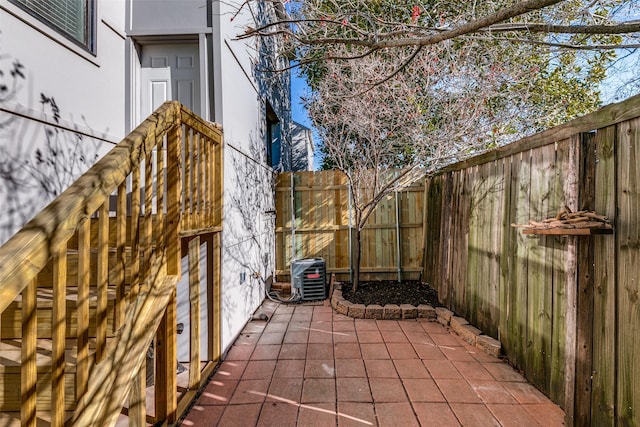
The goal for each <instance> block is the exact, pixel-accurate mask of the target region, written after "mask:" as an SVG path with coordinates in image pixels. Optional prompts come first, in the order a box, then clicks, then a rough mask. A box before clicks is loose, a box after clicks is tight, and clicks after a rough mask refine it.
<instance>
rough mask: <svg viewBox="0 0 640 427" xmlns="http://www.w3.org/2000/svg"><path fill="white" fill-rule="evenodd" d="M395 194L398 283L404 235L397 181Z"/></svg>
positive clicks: (400, 273) (400, 272) (399, 280)
mask: <svg viewBox="0 0 640 427" xmlns="http://www.w3.org/2000/svg"><path fill="white" fill-rule="evenodd" d="M393 191H394V195H395V201H396V264H397V266H398V283H400V282H402V259H401V256H402V253H401V250H400V249H401V243H400V239H401V238H402V236H401V235H400V202H399V201H398V183H397V182H396V185H395V188H394V190H393Z"/></svg>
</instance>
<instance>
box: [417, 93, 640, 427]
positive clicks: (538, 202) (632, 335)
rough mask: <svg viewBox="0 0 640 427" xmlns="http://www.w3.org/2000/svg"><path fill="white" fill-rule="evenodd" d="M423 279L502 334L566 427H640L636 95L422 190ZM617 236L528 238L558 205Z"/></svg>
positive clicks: (639, 120) (459, 168)
mask: <svg viewBox="0 0 640 427" xmlns="http://www.w3.org/2000/svg"><path fill="white" fill-rule="evenodd" d="M425 186H426V188H425V191H426V200H425V203H426V204H425V212H426V215H425V220H426V223H425V247H424V251H425V258H424V260H425V262H424V278H425V280H426V281H427V282H428V283H430V284H431V285H432V286H433V287H435V288H436V289H437V291H438V293H439V297H440V299H441V301H442V302H443V303H444V304H445V305H447V306H448V307H449V308H450V309H451V310H453V311H454V312H456V313H458V314H459V315H460V316H463V317H465V318H466V319H468V320H469V321H470V322H471V323H472V324H474V325H476V326H477V327H478V328H480V329H482V330H483V331H484V332H485V333H487V334H490V335H492V336H494V337H495V338H498V339H499V340H500V341H501V342H502V345H503V350H504V352H505V354H506V356H507V357H508V358H509V360H510V361H511V362H512V363H513V364H514V365H515V366H516V367H518V368H519V369H522V370H523V371H524V373H525V376H526V377H527V379H528V380H529V381H531V382H532V383H533V384H535V385H536V387H538V388H539V389H540V390H542V391H543V392H545V393H546V394H547V395H548V396H550V397H551V398H552V399H553V400H554V401H555V402H557V403H559V404H560V405H561V406H563V407H564V409H565V411H566V414H567V424H568V425H576V426H587V425H593V426H613V425H625V426H632V425H640V334H639V333H638V331H639V330H640V300H639V297H638V295H639V292H640V228H639V224H640V97H634V98H631V99H629V100H627V101H625V102H622V103H619V104H615V105H610V106H607V107H605V108H603V109H601V110H599V111H598V112H595V113H593V114H591V115H588V116H585V117H582V118H579V119H576V120H574V121H572V122H569V123H567V124H565V125H562V126H559V127H556V128H554V129H551V130H548V131H545V132H543V133H540V134H537V135H534V136H532V137H529V138H525V139H523V140H521V141H519V142H516V143H514V144H511V145H508V146H505V147H501V148H499V149H498V150H495V151H492V152H489V153H485V154H483V155H481V156H478V157H475V158H472V159H469V160H466V161H463V162H461V163H458V164H455V165H453V166H451V167H448V168H446V169H444V170H442V171H440V172H439V173H438V174H436V175H434V176H431V177H429V178H428V179H427V180H426V183H425ZM564 206H568V207H569V208H570V209H571V210H573V211H576V210H578V209H588V210H595V211H596V212H597V213H599V214H604V215H606V216H608V217H609V218H610V220H611V222H612V224H613V227H614V233H613V234H611V235H591V236H575V235H571V234H570V233H569V232H568V231H567V230H560V231H556V232H557V233H559V234H556V235H525V234H523V232H522V230H521V229H517V228H514V227H512V226H511V225H512V224H513V223H516V224H527V222H528V221H529V220H530V219H531V220H541V219H544V218H548V217H555V216H556V214H557V213H558V211H559V210H560V209H562V208H563V207H564Z"/></svg>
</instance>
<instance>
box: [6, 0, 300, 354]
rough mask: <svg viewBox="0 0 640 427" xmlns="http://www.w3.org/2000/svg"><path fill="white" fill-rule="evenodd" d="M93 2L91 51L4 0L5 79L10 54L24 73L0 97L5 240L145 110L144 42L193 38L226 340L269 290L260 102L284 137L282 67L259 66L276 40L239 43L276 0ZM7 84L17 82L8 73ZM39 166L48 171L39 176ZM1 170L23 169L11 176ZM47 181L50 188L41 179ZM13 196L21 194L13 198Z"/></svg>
mask: <svg viewBox="0 0 640 427" xmlns="http://www.w3.org/2000/svg"><path fill="white" fill-rule="evenodd" d="M95 4H96V7H97V12H96V13H97V17H96V18H97V19H96V50H95V55H94V54H92V53H90V52H87V51H85V50H83V49H82V48H80V47H78V46H76V45H74V44H73V43H72V42H69V41H68V40H66V39H65V38H64V37H62V36H60V35H58V34H57V33H56V32H55V31H54V30H52V29H50V28H48V27H47V26H46V25H45V24H42V23H40V22H39V21H37V20H36V19H34V18H33V17H31V16H30V15H28V14H27V13H25V12H24V11H22V10H21V9H19V8H18V7H16V6H15V5H14V4H13V3H10V2H9V1H8V0H0V29H1V32H0V49H1V50H0V70H2V71H4V72H5V73H4V77H3V78H2V79H3V82H5V81H6V80H7V79H8V77H9V76H10V71H11V70H12V67H14V65H13V62H14V61H19V63H20V64H21V65H22V66H23V67H24V68H22V70H23V72H24V74H25V78H24V79H22V78H18V79H17V81H16V86H15V88H16V89H15V90H13V89H12V91H11V93H10V95H9V96H7V95H3V96H2V98H0V102H1V104H0V108H1V109H2V110H1V112H2V118H1V119H0V138H1V139H0V150H2V151H1V153H0V154H1V155H0V166H1V168H0V172H2V178H0V203H2V204H3V206H9V205H10V204H9V203H12V205H11V206H13V207H14V209H13V210H12V212H15V216H16V218H13V217H12V218H9V216H8V215H6V214H3V215H2V216H1V217H0V222H1V224H0V226H1V227H2V230H0V243H2V242H3V241H4V240H6V239H7V238H8V237H9V236H11V235H12V234H13V233H15V231H17V229H19V227H20V226H22V225H23V224H24V223H26V221H27V220H28V219H30V218H31V216H32V215H33V214H35V213H37V212H38V211H40V210H41V209H42V208H43V207H44V206H45V205H46V203H48V202H49V201H50V200H52V199H53V198H55V195H56V194H57V193H59V192H60V191H62V190H63V189H64V188H66V187H67V186H68V185H69V184H71V183H72V182H73V181H74V180H75V179H76V178H77V177H78V176H79V175H80V174H81V173H82V172H84V171H85V170H86V169H87V168H88V167H90V166H91V165H92V164H93V163H94V162H95V160H97V158H99V157H101V156H102V155H103V154H104V153H106V152H107V151H108V150H109V149H110V148H111V147H112V146H113V145H114V144H115V143H117V142H118V141H120V140H121V139H122V137H124V136H125V134H126V133H128V132H129V131H130V130H132V129H133V128H135V126H137V124H138V123H139V122H140V121H142V120H143V119H144V118H145V117H146V114H143V113H141V111H143V104H144V102H143V101H144V100H142V99H141V86H142V78H143V76H142V74H143V71H144V69H143V67H142V65H141V64H142V63H141V60H142V56H141V54H142V53H143V51H144V49H145V46H148V45H151V44H156V45H160V44H173V43H188V44H191V45H194V46H197V48H198V52H199V61H198V62H199V79H200V80H199V81H200V84H199V87H200V89H199V94H200V97H199V100H200V103H199V107H200V108H199V110H200V111H199V113H200V114H201V115H202V116H203V117H204V118H205V119H209V120H211V121H215V122H217V123H220V124H221V125H222V126H223V130H224V140H225V146H224V179H225V182H224V208H225V211H224V219H223V229H224V231H223V236H222V248H223V252H222V257H223V259H222V278H223V280H222V299H223V308H222V309H223V312H222V315H221V316H222V319H221V321H222V348H223V349H225V348H226V347H228V346H229V345H230V344H231V343H232V342H233V340H234V339H235V337H236V336H237V334H238V333H239V332H240V330H241V328H242V327H243V325H244V324H245V322H246V321H247V320H248V319H249V318H250V317H251V316H252V314H253V312H254V311H255V310H256V309H257V308H258V307H259V305H260V303H261V302H262V300H263V299H264V296H265V286H267V285H266V283H268V282H269V280H271V279H270V278H271V277H272V275H273V271H274V268H275V265H274V231H275V230H274V223H275V216H274V214H273V212H274V211H275V208H274V200H273V190H274V188H273V185H274V172H273V169H272V168H271V167H269V166H267V165H266V152H265V146H266V135H267V132H266V108H267V107H266V106H267V103H268V104H269V105H271V107H273V110H274V111H275V113H276V114H277V116H278V118H279V120H280V123H281V128H282V130H283V131H282V140H283V141H285V144H286V143H288V141H290V135H289V129H290V105H291V104H290V98H289V75H288V73H281V74H273V73H264V72H261V71H260V70H261V69H264V68H265V67H268V68H273V67H274V66H275V65H276V62H274V61H273V60H272V58H271V55H274V53H275V51H276V46H274V45H273V44H272V43H257V42H256V41H254V40H249V41H238V40H236V36H237V35H238V34H240V33H242V32H244V31H245V29H246V28H247V26H249V25H250V26H254V27H255V26H256V25H259V24H260V23H256V22H255V21H254V18H253V17H254V16H259V17H260V19H268V17H269V16H270V14H272V13H273V2H270V1H265V2H251V5H250V6H251V7H252V8H253V10H251V11H250V10H249V9H248V7H247V6H245V7H244V8H243V10H242V12H241V13H240V14H238V15H237V16H235V17H234V19H233V20H232V19H231V17H232V16H234V15H235V13H236V11H237V10H236V7H237V5H230V4H228V3H226V2H214V1H211V0H162V1H161V0H110V1H96V2H95ZM256 43H257V44H256ZM280 61H283V60H280ZM8 83H9V87H11V88H13V87H14V86H13V81H10V82H8ZM41 94H43V95H44V97H42V96H41ZM52 99H53V101H52ZM43 100H44V102H42V101H43ZM54 102H55V103H54ZM56 108H58V109H59V111H57V110H56ZM143 115H144V117H143ZM5 117H8V118H9V119H5ZM16 141H28V143H27V144H26V145H25V144H22V143H16ZM285 144H283V145H285ZM59 147H64V150H62V151H60V149H59ZM285 151H286V150H283V152H285ZM59 152H62V153H64V156H60V155H59V154H57V153H59ZM54 153H56V154H54ZM24 162H29V164H30V165H32V167H31V168H30V169H29V172H28V173H24V172H19V168H18V167H17V165H23V164H25V163H24ZM43 165H44V166H46V165H48V166H47V167H48V168H49V169H51V170H50V171H46V172H47V173H44V172H43V169H47V168H45V167H44V166H43ZM7 168H9V170H10V171H13V172H14V173H15V174H18V173H22V175H19V176H18V175H16V176H15V177H14V178H15V179H14V180H11V179H9V180H7V179H5V176H6V173H4V172H5V170H7ZM14 169H15V170H14ZM23 175H24V176H23ZM31 175H34V176H31ZM51 176H55V179H53V178H52V177H51ZM60 176H62V178H64V179H62V178H60ZM23 182H26V183H27V184H22V183H23ZM50 182H54V183H55V188H48V187H47V188H45V187H46V185H44V184H48V183H50ZM18 184H20V185H22V186H21V187H20V185H18ZM16 186H18V187H19V188H16ZM15 194H20V195H21V198H19V200H12V199H11V197H13V196H15ZM23 194H24V195H25V196H24V197H22V195H23ZM14 198H15V197H14ZM5 212H6V210H5ZM179 303H180V302H179Z"/></svg>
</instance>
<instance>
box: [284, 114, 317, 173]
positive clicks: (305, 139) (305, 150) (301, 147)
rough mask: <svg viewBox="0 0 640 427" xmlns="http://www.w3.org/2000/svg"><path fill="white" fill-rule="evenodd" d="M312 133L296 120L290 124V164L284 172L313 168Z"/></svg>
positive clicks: (310, 169)
mask: <svg viewBox="0 0 640 427" xmlns="http://www.w3.org/2000/svg"><path fill="white" fill-rule="evenodd" d="M313 152H314V146H313V135H312V133H311V129H309V128H308V127H306V126H304V125H301V124H300V123H297V122H292V126H291V164H290V165H289V166H288V167H286V168H285V170H284V171H285V172H300V171H312V170H313Z"/></svg>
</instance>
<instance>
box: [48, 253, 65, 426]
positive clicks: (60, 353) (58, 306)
mask: <svg viewBox="0 0 640 427" xmlns="http://www.w3.org/2000/svg"><path fill="white" fill-rule="evenodd" d="M66 294H67V245H66V243H65V244H63V245H60V247H59V248H58V249H57V250H56V251H55V253H54V256H53V313H52V319H51V328H52V331H51V337H52V342H51V425H52V426H54V427H56V426H63V425H64V410H65V393H64V391H65V390H64V368H65V357H64V350H65V338H66V336H65V335H66V317H67V295H66Z"/></svg>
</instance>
